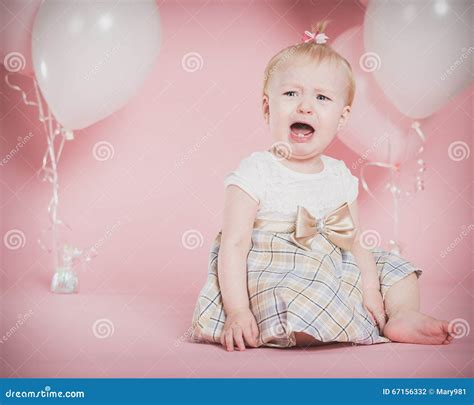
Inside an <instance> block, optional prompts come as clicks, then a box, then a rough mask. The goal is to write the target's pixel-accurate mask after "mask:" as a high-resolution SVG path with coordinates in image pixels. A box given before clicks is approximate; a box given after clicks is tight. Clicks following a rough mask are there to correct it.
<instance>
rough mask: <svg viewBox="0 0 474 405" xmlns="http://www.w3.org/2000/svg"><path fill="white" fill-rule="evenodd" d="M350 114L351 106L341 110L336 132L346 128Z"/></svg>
mask: <svg viewBox="0 0 474 405" xmlns="http://www.w3.org/2000/svg"><path fill="white" fill-rule="evenodd" d="M350 113H351V106H349V105H346V106H345V107H344V109H343V110H342V114H341V117H340V118H339V123H338V124H337V130H338V131H340V130H341V129H342V128H344V127H345V126H346V123H347V120H348V119H349V115H350Z"/></svg>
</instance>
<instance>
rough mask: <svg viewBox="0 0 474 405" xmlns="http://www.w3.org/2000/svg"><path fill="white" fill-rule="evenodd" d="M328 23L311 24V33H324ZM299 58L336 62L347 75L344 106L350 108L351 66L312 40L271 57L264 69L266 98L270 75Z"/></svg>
mask: <svg viewBox="0 0 474 405" xmlns="http://www.w3.org/2000/svg"><path fill="white" fill-rule="evenodd" d="M329 22H330V21H329V20H324V21H319V22H317V23H316V24H313V25H312V27H311V28H312V32H314V33H316V32H320V33H321V32H324V31H325V29H326V27H327V25H328V24H329ZM299 57H305V58H310V59H311V60H313V61H314V62H316V63H320V62H322V61H324V60H327V61H330V62H336V63H337V64H339V65H340V66H342V68H343V70H344V72H345V73H346V75H347V79H348V88H349V91H348V94H347V99H346V105H349V106H352V102H353V101H354V95H355V89H356V85H355V79H354V74H353V72H352V67H351V64H350V63H349V62H348V61H347V60H346V59H345V58H344V57H342V56H341V55H340V54H339V53H337V52H336V51H335V50H334V49H333V48H331V47H330V46H329V45H327V44H318V43H316V41H312V40H311V41H308V42H302V43H299V44H296V45H291V46H288V47H286V48H284V49H282V50H281V51H280V52H278V53H277V54H276V55H275V56H273V58H271V59H270V61H269V62H268V65H267V67H266V68H265V74H264V78H263V95H267V96H268V93H267V91H268V83H269V81H270V78H271V76H272V74H274V73H276V72H277V71H278V69H279V68H280V67H281V65H283V64H285V63H287V62H288V61H291V60H293V59H296V58H299Z"/></svg>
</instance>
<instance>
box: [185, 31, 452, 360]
mask: <svg viewBox="0 0 474 405" xmlns="http://www.w3.org/2000/svg"><path fill="white" fill-rule="evenodd" d="M325 27H326V22H320V23H318V24H317V25H316V27H315V28H314V30H313V31H314V32H308V31H307V32H306V33H305V38H304V41H303V42H302V43H300V44H297V45H293V46H290V47H288V48H286V49H283V50H282V51H280V52H279V53H278V54H277V55H275V56H274V57H273V58H272V59H271V60H270V62H269V64H268V66H267V68H266V70H265V77H264V85H263V114H264V117H265V120H266V122H267V124H268V125H269V129H270V133H271V135H272V137H273V140H274V143H273V145H272V147H271V148H270V150H267V151H259V152H254V153H252V154H251V155H250V156H248V157H246V158H245V159H243V160H242V161H241V162H240V165H239V167H238V168H237V169H236V170H234V171H233V172H232V173H230V174H229V175H228V176H227V177H226V179H225V186H226V190H225V206H224V213H223V225H222V230H221V232H219V234H218V235H217V237H216V239H215V240H214V242H213V245H212V247H211V254H210V256H209V273H208V278H207V281H206V283H205V285H204V287H203V288H202V290H201V293H200V295H199V298H198V302H197V305H196V308H195V311H194V316H193V338H194V339H195V340H197V341H204V342H215V343H220V344H222V345H223V346H224V347H225V348H226V349H227V350H228V351H233V350H234V347H237V348H238V349H239V350H245V347H246V346H249V347H259V346H269V347H291V346H295V345H297V346H309V345H317V344H324V343H330V342H353V343H359V344H374V343H382V342H390V341H395V342H406V343H419V344H447V343H450V342H451V341H452V339H453V335H454V332H452V331H450V330H449V329H451V328H449V327H448V326H449V324H448V322H447V321H442V320H437V319H434V318H432V317H430V316H428V315H425V314H422V313H420V312H419V296H418V284H417V279H418V277H420V275H421V273H422V271H421V270H420V269H418V268H416V267H415V266H413V265H412V264H411V263H410V262H408V261H407V260H406V259H404V258H402V257H400V256H398V255H395V254H392V253H389V252H386V251H383V250H379V249H370V250H369V249H366V248H365V247H364V246H363V243H362V242H361V240H360V239H359V235H360V224H359V219H358V209H357V195H358V179H357V178H356V177H354V176H353V175H352V174H351V173H350V171H349V170H348V168H347V167H346V165H345V164H344V162H343V161H341V160H337V159H334V158H332V157H329V156H327V155H324V154H323V153H324V151H325V150H326V148H327V147H328V146H329V145H330V144H331V142H332V141H333V139H334V137H335V136H336V134H337V132H338V131H339V130H340V129H342V128H343V127H344V125H345V124H346V122H347V120H348V118H349V115H350V112H351V105H352V102H353V99H354V94H355V83H354V77H353V74H352V69H351V66H350V64H349V63H348V62H347V61H346V60H345V59H344V58H343V57H342V56H341V55H339V54H338V53H337V52H335V51H334V50H333V49H332V48H331V47H330V46H329V45H328V44H327V39H328V37H327V36H326V35H325V34H324V30H325ZM369 130H370V129H369Z"/></svg>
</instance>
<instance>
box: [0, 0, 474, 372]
mask: <svg viewBox="0 0 474 405" xmlns="http://www.w3.org/2000/svg"><path fill="white" fill-rule="evenodd" d="M161 3H163V4H161ZM296 3H298V2H296ZM296 3H294V2H291V1H278V2H271V3H270V2H265V1H261V2H260V1H259V2H249V1H239V2H229V3H228V4H222V3H221V2H200V1H192V2H191V1H179V2H178V1H172V2H171V1H167V2H159V4H160V5H159V8H160V13H161V21H162V25H163V42H162V49H161V53H160V56H159V60H158V62H157V65H156V67H155V69H154V70H153V72H152V74H151V75H150V77H149V78H148V80H147V81H146V83H145V85H144V86H143V87H142V88H141V89H140V91H139V93H138V94H137V95H136V96H135V97H134V98H133V99H131V100H130V102H129V103H128V105H127V106H126V107H125V108H124V109H122V110H121V111H119V112H117V113H116V114H114V115H112V116H110V117H109V118H107V119H105V120H103V121H101V122H100V123H98V124H96V125H94V126H92V127H90V128H87V129H84V130H81V131H77V132H76V139H75V140H74V141H73V142H69V143H67V144H66V145H65V149H64V152H63V156H62V158H61V162H60V164H59V173H60V185H61V189H60V216H61V218H63V219H64V220H65V221H66V222H68V223H69V224H70V225H71V226H72V228H73V231H74V232H73V235H74V238H75V241H76V242H77V244H78V245H79V246H82V247H84V246H89V245H94V244H96V245H97V246H98V251H99V255H98V257H96V258H95V259H93V261H92V262H90V263H89V264H88V266H87V268H86V270H85V271H84V272H81V273H80V274H79V277H80V293H79V294H77V295H56V294H52V293H50V292H49V284H50V281H51V277H52V274H53V273H52V261H51V256H50V255H49V254H47V253H45V252H44V251H42V250H41V249H40V247H39V246H38V244H37V242H36V239H37V237H38V234H39V232H40V231H41V230H42V229H44V228H45V227H46V226H47V223H48V222H47V221H48V217H47V212H46V207H47V204H48V202H49V199H50V196H51V188H50V185H49V184H48V183H41V182H40V181H39V180H38V179H37V177H36V175H35V172H36V170H38V168H39V167H40V165H41V158H42V156H43V153H44V151H45V148H46V144H45V136H44V133H43V132H42V127H41V125H40V123H39V122H38V120H37V114H36V110H35V109H34V108H32V107H28V106H25V105H24V104H23V103H22V100H21V97H20V95H19V93H17V92H14V91H12V90H10V89H8V87H7V86H6V85H5V83H4V82H3V81H2V87H1V91H2V94H1V95H0V96H1V103H2V108H1V117H0V119H1V121H0V122H1V129H2V132H1V136H0V145H1V150H2V152H1V154H2V157H3V156H5V155H6V154H7V153H9V151H11V149H13V148H15V145H16V144H17V142H18V140H17V138H18V137H25V136H27V135H28V134H29V133H31V134H32V137H31V139H30V140H29V141H28V142H27V143H26V144H25V145H24V146H23V147H22V148H21V149H20V150H19V152H18V153H17V154H16V155H15V156H13V157H12V158H11V159H10V160H9V161H8V162H7V164H4V165H2V167H1V181H0V185H1V208H2V223H1V227H2V229H1V232H2V233H1V235H2V237H4V236H5V235H6V234H7V232H9V231H10V230H19V231H21V233H22V234H23V235H24V246H22V247H21V248H19V249H14V250H12V249H8V248H6V247H5V243H3V244H2V250H1V254H2V260H1V268H0V277H1V283H2V285H1V318H0V320H1V332H2V333H1V335H3V336H4V339H3V340H2V341H1V343H0V359H1V360H0V373H1V376H3V377H55V376H56V377H400V376H404V377H410V376H411V377H455V376H456V377H468V376H471V377H472V376H473V375H474V373H473V363H472V349H471V347H472V334H470V335H469V336H467V337H464V338H462V339H456V340H455V341H454V343H452V344H451V345H448V346H419V345H406V344H384V345H374V346H372V347H368V346H367V347H361V346H359V347H352V346H351V345H334V346H332V347H331V346H330V347H324V348H312V349H309V350H302V349H290V350H275V349H269V348H264V349H258V350H246V351H245V352H242V353H238V352H237V353H227V352H225V351H224V350H223V349H222V348H221V347H219V346H214V345H206V344H193V343H190V342H187V341H186V338H185V337H186V334H187V333H186V332H187V331H188V329H189V328H190V323H191V317H192V311H193V309H194V304H195V301H196V298H197V295H198V293H199V290H200V288H201V287H202V285H203V283H204V281H205V279H206V273H207V259H208V252H209V247H210V244H211V242H212V239H213V238H214V236H215V235H216V233H217V232H218V231H219V229H220V226H221V213H222V208H223V190H224V189H223V179H224V176H225V175H226V174H227V172H229V171H230V170H232V169H233V168H234V167H236V165H237V164H238V162H239V160H240V159H241V158H243V157H244V156H246V155H248V154H249V153H251V152H252V151H255V150H263V149H265V148H268V147H269V145H271V143H272V140H271V138H270V135H269V132H268V130H267V128H266V126H265V125H264V122H263V119H262V116H261V109H260V104H261V100H260V95H261V79H262V77H263V70H264V68H265V65H266V62H267V61H268V59H269V58H270V57H271V56H272V55H273V54H274V53H275V52H276V51H278V50H279V49H280V48H282V47H283V46H286V45H288V44H291V43H296V42H297V41H298V40H299V38H300V35H301V32H302V31H303V30H304V29H307V28H309V26H310V24H311V23H312V22H314V21H315V20H317V19H321V18H324V17H327V18H330V19H333V20H334V22H333V23H332V24H331V25H330V28H329V29H328V34H329V36H330V37H331V38H335V37H336V36H337V35H338V34H340V33H341V32H343V31H344V30H346V29H347V28H349V27H351V26H354V25H356V24H361V23H362V21H363V9H362V8H361V6H360V5H359V3H357V2H356V1H345V2H343V3H339V5H337V4H336V3H334V2H329V1H328V2H324V1H321V2H303V3H299V4H296ZM190 52H197V53H198V54H199V55H200V56H201V57H202V66H201V68H200V69H199V70H197V71H195V72H187V71H186V70H185V69H183V67H182V59H183V57H184V55H186V54H188V53H190ZM5 73H6V71H5V70H4V69H3V66H2V72H1V74H2V75H4V74H5ZM14 80H15V82H16V83H17V84H18V85H20V86H21V87H22V88H24V89H25V90H26V91H29V92H30V91H32V90H33V86H32V82H31V80H30V79H28V78H26V77H23V76H19V75H16V76H15V78H14ZM472 90H473V88H470V89H466V91H464V92H463V93H462V94H461V95H459V96H458V97H456V98H455V99H454V100H451V101H450V102H449V103H448V104H447V106H446V107H445V108H444V109H443V110H441V111H439V113H438V114H436V115H435V116H433V117H432V118H430V119H428V120H427V121H426V122H425V123H424V129H425V133H426V134H427V136H428V142H427V144H426V148H425V154H424V159H425V160H426V163H427V172H426V176H425V185H426V190H425V191H424V192H422V193H419V194H417V195H416V196H414V197H413V198H411V199H408V200H406V201H404V202H403V203H402V205H401V208H400V212H401V226H400V234H401V242H402V244H403V247H404V251H403V254H404V255H405V256H406V257H407V258H408V259H410V260H412V261H413V262H415V263H416V264H418V265H419V266H420V267H421V268H423V269H424V274H423V276H422V277H421V279H420V286H421V295H422V311H424V312H426V313H428V314H431V315H433V316H436V317H440V318H444V319H453V318H462V319H464V320H466V321H467V322H468V324H469V325H472V324H473V314H472V253H473V252H472V246H473V245H472V233H471V232H470V230H471V227H472V192H473V188H472V157H468V158H466V159H464V160H460V161H454V160H452V159H450V157H449V155H448V148H449V146H450V144H451V143H452V142H455V141H463V142H465V143H467V144H468V147H469V148H471V147H472V141H471V140H472ZM30 96H31V97H33V92H31V93H30ZM73 96H74V95H71V97H73ZM356 97H357V96H356ZM367 130H368V131H370V128H367ZM98 142H108V143H109V144H107V146H106V148H108V151H109V152H110V155H111V158H110V159H108V160H104V161H100V160H98V159H96V158H95V157H94V153H93V150H94V146H95V145H96V144H97V143H98ZM326 154H328V155H330V156H333V157H336V158H338V159H344V160H345V162H346V164H347V166H348V167H353V164H354V165H355V166H354V167H355V168H354V169H353V173H354V174H355V175H359V171H360V165H358V164H357V159H358V158H359V156H358V155H357V154H356V153H354V152H353V151H351V150H350V149H349V148H347V147H346V146H345V145H344V144H342V143H341V142H340V141H339V140H335V141H334V142H333V144H332V145H331V146H330V147H329V148H328V150H327V151H326ZM415 168H416V165H415V162H410V163H409V164H407V165H406V166H405V171H404V184H405V185H408V184H410V180H411V176H412V175H413V176H414V170H415ZM387 180H388V177H387V173H386V172H384V171H383V170H382V169H373V170H372V171H371V172H370V173H369V177H368V181H369V184H370V186H371V187H372V188H373V189H375V190H378V191H377V192H376V195H377V199H376V200H374V199H372V198H371V197H370V196H368V195H367V194H366V193H365V192H364V191H363V190H362V188H361V189H360V192H361V193H360V199H359V201H360V202H359V204H360V210H361V214H360V215H361V221H362V224H363V226H364V227H365V228H366V229H374V230H376V231H377V232H379V234H380V235H381V238H382V246H383V247H387V243H388V241H389V239H390V238H391V237H392V236H393V234H392V228H391V226H392V225H391V224H392V221H391V218H390V215H391V214H392V212H393V210H392V207H391V200H390V195H389V193H388V192H387V191H384V188H383V187H384V185H385V183H386V182H387ZM463 229H467V231H468V232H467V233H468V236H467V237H464V238H463V239H462V240H459V238H460V236H461V233H462V231H463ZM189 230H192V231H193V232H194V233H195V235H197V240H198V243H197V246H196V248H194V249H188V248H185V247H184V246H183V241H182V237H183V235H184V234H185V232H186V231H189ZM201 237H202V239H201ZM191 243H192V242H191ZM450 244H454V245H456V246H455V247H454V248H453V249H452V250H451V251H450V252H448V254H447V255H443V254H442V252H443V251H444V250H445V249H447V248H448V246H449V245H450ZM443 256H445V257H443ZM20 318H21V319H23V322H22V324H21V325H18V320H19V319H20ZM102 319H105V320H107V321H106V322H107V324H108V325H110V328H111V329H110V330H111V331H110V336H108V337H106V338H98V337H96V334H94V330H93V325H94V323H95V322H96V321H97V320H102ZM7 332H8V336H6V334H7ZM316 352H317V353H316Z"/></svg>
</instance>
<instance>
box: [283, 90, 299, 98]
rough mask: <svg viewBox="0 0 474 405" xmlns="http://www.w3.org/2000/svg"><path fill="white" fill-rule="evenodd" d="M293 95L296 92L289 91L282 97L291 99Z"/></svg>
mask: <svg viewBox="0 0 474 405" xmlns="http://www.w3.org/2000/svg"><path fill="white" fill-rule="evenodd" d="M294 94H296V91H293V90H290V91H287V92H286V93H283V95H285V96H290V97H293V95H294Z"/></svg>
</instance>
